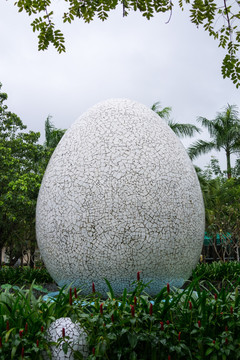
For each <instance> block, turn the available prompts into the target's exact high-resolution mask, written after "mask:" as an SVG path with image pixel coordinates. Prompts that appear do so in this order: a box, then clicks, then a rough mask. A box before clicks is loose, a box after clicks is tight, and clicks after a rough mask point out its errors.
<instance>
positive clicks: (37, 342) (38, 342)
mask: <svg viewBox="0 0 240 360" xmlns="http://www.w3.org/2000/svg"><path fill="white" fill-rule="evenodd" d="M36 344H37V347H39V340H38V339H37V342H36Z"/></svg>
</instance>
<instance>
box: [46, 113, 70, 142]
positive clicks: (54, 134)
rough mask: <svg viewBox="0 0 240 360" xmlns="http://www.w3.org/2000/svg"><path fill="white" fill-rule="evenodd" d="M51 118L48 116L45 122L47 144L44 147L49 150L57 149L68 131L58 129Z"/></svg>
mask: <svg viewBox="0 0 240 360" xmlns="http://www.w3.org/2000/svg"><path fill="white" fill-rule="evenodd" d="M51 118H52V117H51V116H50V115H48V117H47V119H46V121H45V138H46V140H45V143H44V146H45V147H47V148H52V149H55V147H56V146H57V144H58V143H59V141H60V140H61V138H62V137H63V135H64V133H65V132H66V130H63V129H57V128H56V127H55V126H54V124H53V123H52V122H51V121H50V120H51Z"/></svg>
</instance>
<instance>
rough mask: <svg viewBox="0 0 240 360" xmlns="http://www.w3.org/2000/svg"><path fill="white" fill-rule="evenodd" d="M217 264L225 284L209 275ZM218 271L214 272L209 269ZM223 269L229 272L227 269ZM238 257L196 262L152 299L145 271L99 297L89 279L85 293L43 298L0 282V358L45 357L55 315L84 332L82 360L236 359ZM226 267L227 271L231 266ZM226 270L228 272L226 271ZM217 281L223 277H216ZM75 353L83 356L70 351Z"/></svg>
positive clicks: (239, 340)
mask: <svg viewBox="0 0 240 360" xmlns="http://www.w3.org/2000/svg"><path fill="white" fill-rule="evenodd" d="M221 267H224V274H225V276H224V277H225V280H224V281H225V286H221V287H220V289H218V288H217V287H215V286H214V285H213V284H212V283H211V282H210V281H209V280H208V279H209V278H211V275H210V274H211V269H212V273H213V275H214V276H215V279H216V273H217V271H218V272H219V274H221V276H222V274H223V272H221ZM216 269H218V270H216ZM227 269H229V271H227ZM238 269H239V264H238V263H226V264H223V265H222V264H220V263H219V264H211V265H206V264H201V265H198V266H197V268H196V270H195V271H194V272H193V276H192V279H191V281H189V282H188V283H187V284H185V286H184V290H183V289H172V288H171V287H170V286H169V284H166V286H165V287H164V288H163V289H162V290H161V291H160V292H159V294H158V295H157V296H155V297H150V296H149V295H148V294H147V289H148V284H145V283H144V274H140V273H138V274H137V280H136V282H135V283H134V284H133V285H134V289H133V291H132V292H131V293H127V291H126V290H124V292H123V294H122V296H120V297H116V296H115V295H114V293H113V290H112V287H111V284H110V283H109V282H108V281H107V280H106V282H107V285H108V288H109V292H108V293H107V296H106V297H105V298H103V297H102V296H101V295H100V294H98V292H97V288H96V289H95V285H94V283H93V284H92V293H91V294H89V295H88V296H82V295H81V290H80V289H75V288H71V287H70V288H65V289H61V290H60V292H59V294H58V295H57V297H55V298H54V300H53V299H51V298H49V299H48V300H47V301H43V299H42V297H39V298H38V299H36V298H35V296H34V294H33V290H34V286H35V284H34V283H33V284H32V286H31V287H30V289H27V290H24V289H21V288H20V287H18V286H16V285H15V286H11V285H7V284H5V285H4V286H2V289H1V292H0V359H42V356H43V350H45V352H47V353H48V354H49V358H50V357H51V352H50V346H51V345H53V344H50V343H49V342H48V341H47V338H46V330H47V328H48V327H49V326H50V324H51V323H52V322H53V321H54V320H55V319H58V318H60V317H70V318H71V319H72V321H73V322H77V323H78V324H79V325H80V326H81V327H82V328H83V329H84V330H85V332H86V334H87V342H88V345H89V357H88V359H111V360H114V359H149V360H150V359H212V360H214V359H239V358H240V347H239V344H240V331H239V330H240V319H239V314H240V308H239V302H240V297H239V293H238V288H239V280H238V277H237V276H235V278H234V281H233V282H232V281H231V279H232V278H233V277H232V272H234V273H235V274H236V275H237V272H238ZM231 271H232V272H231ZM238 273H239V272H238ZM227 276H229V277H227ZM221 280H223V279H222V278H221ZM62 334H63V336H62V338H60V339H59V341H58V343H57V344H56V346H63V350H64V351H65V352H67V350H68V348H69V347H71V342H70V335H71V334H68V333H67V331H65V329H63V332H62ZM74 357H75V358H76V359H81V358H82V355H81V353H80V352H79V351H78V352H77V351H75V354H74Z"/></svg>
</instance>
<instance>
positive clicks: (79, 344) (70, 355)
mask: <svg viewBox="0 0 240 360" xmlns="http://www.w3.org/2000/svg"><path fill="white" fill-rule="evenodd" d="M63 328H64V329H65V336H67V337H69V338H70V339H68V342H69V343H70V345H71V348H70V347H69V349H68V351H67V353H66V354H65V353H64V351H63V349H62V345H61V344H60V345H59V346H58V347H57V346H52V347H51V354H52V360H66V359H68V360H74V351H77V350H78V351H80V352H81V353H82V355H83V359H86V358H87V357H88V355H89V351H88V345H87V340H86V338H87V334H86V333H85V332H84V330H83V329H81V328H80V326H79V325H77V324H74V323H73V322H72V320H71V319H70V318H60V319H57V320H55V321H54V322H52V323H51V325H50V327H49V328H48V331H47V339H48V341H50V342H57V341H58V339H59V338H61V337H62V336H63V335H62V329H63ZM62 343H63V342H62ZM43 357H44V359H45V360H49V357H48V355H47V353H46V352H44V353H43Z"/></svg>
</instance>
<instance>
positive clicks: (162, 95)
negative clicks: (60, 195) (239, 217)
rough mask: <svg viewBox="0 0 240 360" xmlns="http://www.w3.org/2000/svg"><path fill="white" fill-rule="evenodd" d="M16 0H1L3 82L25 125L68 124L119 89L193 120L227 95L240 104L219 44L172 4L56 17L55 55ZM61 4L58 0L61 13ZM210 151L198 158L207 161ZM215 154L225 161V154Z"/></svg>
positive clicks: (201, 162) (38, 128) (218, 106)
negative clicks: (86, 17) (41, 47)
mask: <svg viewBox="0 0 240 360" xmlns="http://www.w3.org/2000/svg"><path fill="white" fill-rule="evenodd" d="M13 3H14V1H11V0H8V1H6V0H2V1H1V2H0V38H1V42H0V46H1V47H0V82H2V84H3V88H2V91H4V92H6V93H7V94H8V102H7V105H8V107H9V110H10V111H13V112H15V113H16V114H17V115H18V116H20V117H21V119H22V121H23V122H24V124H26V125H27V126H28V129H29V130H34V131H40V132H41V134H44V121H45V119H46V117H47V116H48V115H52V121H53V123H54V124H55V126H56V127H57V128H65V129H67V128H68V127H70V125H71V124H72V123H73V122H74V121H75V119H76V118H78V117H79V115H81V114H82V113H83V112H84V111H86V110H87V109H88V108H89V107H91V106H93V105H94V104H96V103H97V102H99V101H102V100H105V99H107V98H116V97H124V98H130V99H133V100H137V101H139V102H141V103H143V104H145V105H147V106H149V107H151V105H152V104H153V103H154V102H156V101H160V102H161V104H162V105H163V106H171V107H172V109H173V111H172V118H173V119H174V120H175V121H177V122H182V123H192V124H196V118H197V116H204V117H207V118H209V119H212V118H214V117H215V115H216V112H217V111H221V110H222V108H223V107H224V106H225V105H227V103H229V104H236V105H237V106H238V107H239V108H240V97H239V95H240V90H237V89H236V88H235V86H234V85H233V84H232V82H231V81H230V80H226V79H225V80H223V79H222V75H221V62H222V59H223V57H224V51H223V50H222V49H219V48H218V45H217V42H216V41H214V39H213V38H210V37H209V36H208V34H207V33H205V32H204V31H203V30H202V29H197V28H196V27H195V26H194V25H193V24H191V23H190V20H189V19H188V16H187V14H186V13H185V12H184V13H183V12H181V11H180V10H179V9H178V8H177V5H176V9H174V11H173V15H172V19H171V21H170V23H168V24H166V22H167V20H168V15H165V14H164V15H162V14H158V15H156V16H155V17H154V18H153V19H152V20H150V21H148V20H146V19H144V18H143V17H141V15H139V14H137V13H132V14H130V15H129V16H128V17H126V18H122V15H121V14H122V11H121V9H119V10H117V11H114V12H112V13H111V15H110V17H109V19H108V20H107V21H105V22H101V21H100V20H94V21H93V22H92V23H90V24H85V23H83V22H82V21H80V20H76V21H75V22H74V23H72V24H71V25H69V24H64V25H61V23H60V26H61V29H62V31H63V32H64V34H65V40H66V48H67V52H66V53H65V54H61V55H59V54H58V53H57V52H56V50H55V49H54V48H53V47H52V46H51V47H50V48H49V50H47V51H44V52H38V49H37V34H36V33H33V32H32V29H31V27H30V23H31V21H33V19H30V18H29V17H28V16H27V15H25V14H24V13H18V11H17V8H16V7H14V6H13ZM62 6H63V5H62V1H57V10H58V12H59V14H60V13H61V10H62ZM59 14H57V15H59ZM206 136H207V134H206V132H205V133H204V134H203V135H202V137H204V138H206ZM197 138H199V136H198V137H197ZM43 139H44V138H43V137H42V140H43ZM195 139H196V138H195ZM192 141H193V140H192V139H191V140H185V141H183V142H184V145H185V146H187V145H188V144H190V143H191V142H192ZM214 154H217V153H211V154H209V155H205V156H201V157H200V158H199V159H198V160H197V161H196V162H195V163H196V164H198V165H199V166H201V167H204V165H206V164H207V163H208V162H209V160H210V156H211V155H214ZM217 156H218V157H219V154H217ZM220 161H221V165H222V167H223V168H226V164H225V158H224V156H223V154H222V155H221V156H220Z"/></svg>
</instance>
